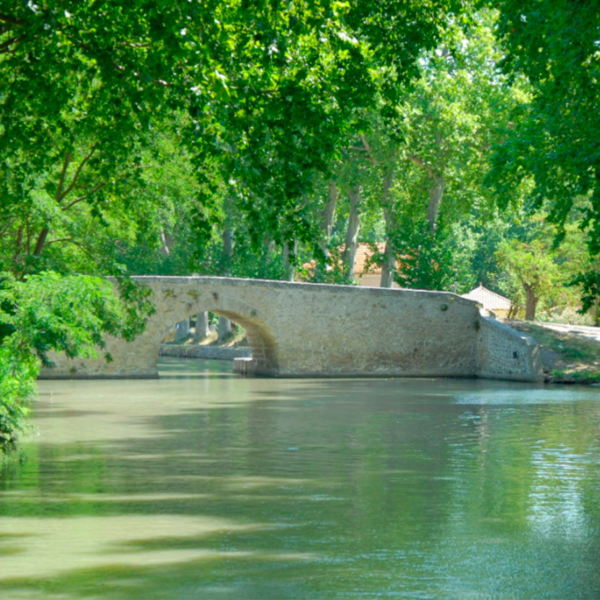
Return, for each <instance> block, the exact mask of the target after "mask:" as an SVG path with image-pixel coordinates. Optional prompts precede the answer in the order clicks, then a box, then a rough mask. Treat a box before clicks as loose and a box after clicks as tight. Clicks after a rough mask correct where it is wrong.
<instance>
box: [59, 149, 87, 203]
mask: <svg viewBox="0 0 600 600" xmlns="http://www.w3.org/2000/svg"><path fill="white" fill-rule="evenodd" d="M95 151H96V144H92V149H91V150H90V152H89V154H87V155H86V156H85V157H84V158H83V160H82V161H81V162H80V163H79V166H78V167H77V170H76V171H75V175H73V180H72V181H71V185H70V186H69V187H68V188H67V189H66V190H65V192H64V194H63V193H62V187H63V186H62V183H63V182H64V178H63V180H62V181H61V185H60V186H59V190H60V192H61V193H60V194H57V198H56V200H57V201H58V202H59V203H60V202H62V200H63V199H64V198H65V197H66V196H68V195H69V193H70V192H71V191H72V190H73V188H74V187H75V184H76V183H77V180H78V179H79V175H80V174H81V171H82V169H83V167H85V164H86V163H87V161H88V160H90V158H92V154H94V152H95Z"/></svg>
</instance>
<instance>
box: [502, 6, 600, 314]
mask: <svg viewBox="0 0 600 600" xmlns="http://www.w3.org/2000/svg"><path fill="white" fill-rule="evenodd" d="M498 6H499V8H500V15H501V16H500V21H499V34H500V38H501V40H502V42H503V44H504V46H505V47H506V49H507V51H508V53H507V56H506V60H505V62H504V68H505V70H506V71H507V72H509V73H512V74H519V73H524V74H525V75H526V76H527V77H528V79H529V81H530V83H531V85H532V88H533V89H532V97H531V102H530V103H529V104H528V105H527V107H526V110H525V111H523V110H522V109H521V110H520V111H518V112H517V113H516V114H515V115H514V121H515V122H516V123H517V126H515V128H514V129H513V131H512V135H509V136H507V137H506V138H505V140H504V142H503V143H501V144H499V145H498V147H497V149H496V156H495V162H496V170H497V172H498V173H499V174H500V176H499V177H496V181H497V182H499V183H502V182H503V183H504V185H499V186H498V187H499V189H500V191H501V192H502V190H504V189H506V188H507V187H510V186H511V185H513V184H514V182H516V181H518V180H520V179H521V178H522V177H523V176H526V175H533V176H534V181H535V191H534V194H535V198H536V201H537V205H538V206H539V207H540V208H542V207H544V209H546V208H547V207H546V206H545V205H546V203H548V202H549V203H550V208H551V210H550V212H549V215H548V219H549V221H550V222H552V223H554V224H555V225H556V226H557V229H558V232H559V234H561V235H562V233H563V229H564V226H565V224H566V223H567V222H568V218H569V215H570V214H572V213H573V211H574V210H575V208H574V203H575V202H576V201H578V200H577V199H580V198H585V199H586V204H585V207H584V210H583V212H582V214H581V220H580V222H581V227H582V230H585V231H586V235H587V237H588V249H589V253H590V256H591V257H592V258H593V257H597V256H599V255H600V185H599V182H600V179H599V178H600V150H599V147H598V127H597V120H596V118H595V115H597V114H598V112H599V110H600V87H599V86H600V81H599V79H598V76H597V74H598V67H599V65H600V62H599V61H600V57H599V54H598V45H597V40H598V35H597V32H598V28H599V27H600V12H599V11H598V8H597V6H596V5H595V4H594V3H573V2H572V1H570V0H539V1H536V2H532V3H523V2H518V1H517V0H502V1H501V2H500V3H498ZM589 264H590V267H591V268H588V269H587V270H586V271H584V272H582V273H581V274H580V277H579V281H580V283H581V284H582V285H583V290H584V295H583V303H584V306H583V308H584V310H585V309H588V308H589V307H591V306H592V305H593V303H594V301H595V298H598V297H600V276H599V274H598V268H597V262H596V261H594V260H592V261H590V263H589Z"/></svg>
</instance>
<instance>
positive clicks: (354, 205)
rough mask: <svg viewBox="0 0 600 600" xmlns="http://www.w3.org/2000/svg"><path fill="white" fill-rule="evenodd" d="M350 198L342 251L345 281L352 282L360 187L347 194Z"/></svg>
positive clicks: (353, 188) (358, 227)
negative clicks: (344, 242) (344, 243)
mask: <svg viewBox="0 0 600 600" xmlns="http://www.w3.org/2000/svg"><path fill="white" fill-rule="evenodd" d="M348 196H349V197H350V216H349V217H348V228H347V230H346V245H345V249H344V270H345V272H346V281H348V282H349V283H352V282H353V281H354V264H355V262H356V250H357V248H358V232H359V231H360V205H361V201H362V198H361V190H360V186H358V185H355V186H354V187H352V188H351V189H350V191H349V192H348Z"/></svg>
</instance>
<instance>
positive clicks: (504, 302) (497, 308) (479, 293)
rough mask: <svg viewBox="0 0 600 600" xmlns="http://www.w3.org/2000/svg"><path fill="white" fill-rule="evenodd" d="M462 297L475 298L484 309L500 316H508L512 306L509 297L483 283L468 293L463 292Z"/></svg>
mask: <svg viewBox="0 0 600 600" xmlns="http://www.w3.org/2000/svg"><path fill="white" fill-rule="evenodd" d="M462 297H463V298H467V299H468V300H475V302H477V303H479V304H481V305H482V306H483V308H484V310H486V311H488V312H490V313H493V314H495V315H497V316H499V317H507V316H508V313H509V312H510V308H511V306H512V302H511V301H510V300H509V299H508V298H505V297H504V296H501V295H500V294H496V292H492V290H488V289H487V288H485V287H483V285H482V284H481V283H480V284H479V287H476V288H474V289H472V290H471V291H470V292H469V293H468V294H462Z"/></svg>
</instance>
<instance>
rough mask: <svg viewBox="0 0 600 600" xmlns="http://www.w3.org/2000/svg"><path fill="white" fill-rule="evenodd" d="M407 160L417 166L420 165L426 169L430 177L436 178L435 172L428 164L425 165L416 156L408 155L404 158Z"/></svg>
mask: <svg viewBox="0 0 600 600" xmlns="http://www.w3.org/2000/svg"><path fill="white" fill-rule="evenodd" d="M404 159H405V160H408V161H410V162H412V163H415V165H419V167H421V168H423V169H425V170H426V171H427V173H428V174H429V177H435V171H434V170H433V169H432V168H431V167H430V166H429V165H428V164H426V163H424V162H423V161H422V160H421V159H420V158H419V157H418V156H414V154H407V155H406V156H405V157H404Z"/></svg>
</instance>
